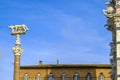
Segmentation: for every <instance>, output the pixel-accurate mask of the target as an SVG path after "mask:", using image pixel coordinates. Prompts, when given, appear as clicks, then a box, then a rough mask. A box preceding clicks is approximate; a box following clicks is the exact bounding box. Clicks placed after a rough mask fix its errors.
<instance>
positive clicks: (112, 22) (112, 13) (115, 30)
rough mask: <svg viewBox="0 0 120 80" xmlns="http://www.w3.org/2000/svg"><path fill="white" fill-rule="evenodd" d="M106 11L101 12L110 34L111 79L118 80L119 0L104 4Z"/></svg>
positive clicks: (119, 44) (119, 79)
mask: <svg viewBox="0 0 120 80" xmlns="http://www.w3.org/2000/svg"><path fill="white" fill-rule="evenodd" d="M106 4H107V5H108V8H107V10H103V12H104V14H105V16H106V17H107V18H108V22H107V25H106V26H107V29H108V30H109V31H111V32H112V42H111V43H110V46H111V56H112V58H111V60H110V61H111V68H112V71H111V79H112V80H120V0H112V1H110V2H107V3H106Z"/></svg>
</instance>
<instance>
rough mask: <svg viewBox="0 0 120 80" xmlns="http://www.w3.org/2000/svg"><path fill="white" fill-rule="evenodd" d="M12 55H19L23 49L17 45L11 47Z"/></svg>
mask: <svg viewBox="0 0 120 80" xmlns="http://www.w3.org/2000/svg"><path fill="white" fill-rule="evenodd" d="M12 50H13V52H14V55H21V53H22V52H23V49H22V48H21V47H19V46H15V47H13V48H12Z"/></svg>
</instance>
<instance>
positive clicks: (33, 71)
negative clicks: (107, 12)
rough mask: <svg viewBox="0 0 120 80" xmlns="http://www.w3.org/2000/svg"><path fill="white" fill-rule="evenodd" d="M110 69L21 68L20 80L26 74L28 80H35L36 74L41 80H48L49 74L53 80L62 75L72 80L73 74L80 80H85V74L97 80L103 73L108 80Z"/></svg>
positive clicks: (105, 66)
mask: <svg viewBox="0 0 120 80" xmlns="http://www.w3.org/2000/svg"><path fill="white" fill-rule="evenodd" d="M110 71H111V67H110V65H108V64H55V65H53V64H49V65H35V66H21V67H20V80H23V78H24V75H25V74H28V76H29V80H35V77H36V76H37V74H40V77H41V79H42V80H48V76H49V75H50V73H52V74H53V76H54V80H60V77H61V75H62V73H65V74H66V76H67V80H73V76H74V74H75V73H78V74H79V76H80V80H86V75H87V73H90V74H91V76H92V80H98V76H99V75H100V73H103V75H104V77H105V80H110V74H109V73H110Z"/></svg>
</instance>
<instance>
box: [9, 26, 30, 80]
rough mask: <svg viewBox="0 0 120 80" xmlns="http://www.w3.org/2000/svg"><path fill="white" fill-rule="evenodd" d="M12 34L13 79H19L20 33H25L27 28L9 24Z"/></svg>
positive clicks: (21, 50)
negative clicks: (13, 36)
mask: <svg viewBox="0 0 120 80" xmlns="http://www.w3.org/2000/svg"><path fill="white" fill-rule="evenodd" d="M9 28H11V29H12V33H11V34H12V35H15V36H16V42H15V47H13V48H12V50H13V53H14V80H20V56H21V54H22V52H23V49H22V48H21V41H20V35H22V34H25V33H26V31H27V30H28V28H27V27H26V26H25V25H15V26H10V27H9Z"/></svg>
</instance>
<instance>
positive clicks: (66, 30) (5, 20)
mask: <svg viewBox="0 0 120 80" xmlns="http://www.w3.org/2000/svg"><path fill="white" fill-rule="evenodd" d="M106 1H107V0H3V1H0V10H1V11H0V62H1V65H0V69H1V70H0V79H4V80H13V64H12V63H13V61H14V55H13V52H12V49H11V48H12V47H13V46H14V44H15V36H11V35H10V33H11V30H10V29H8V26H10V25H20V24H25V25H27V26H28V28H29V31H28V32H27V34H26V35H23V36H21V39H22V48H23V49H24V52H23V53H22V55H21V65H36V64H38V62H39V60H42V61H43V64H56V60H57V59H59V62H60V63H61V64H106V63H109V58H110V57H109V53H110V47H109V42H110V41H111V33H110V32H109V31H107V30H106V29H105V27H104V24H106V18H105V16H104V15H103V13H102V10H103V9H105V8H106V6H105V5H104V3H105V2H106ZM6 75H7V77H6Z"/></svg>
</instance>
